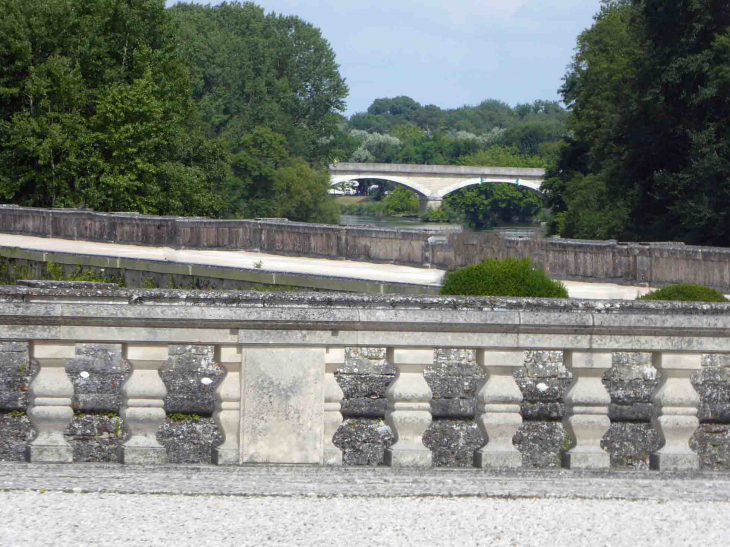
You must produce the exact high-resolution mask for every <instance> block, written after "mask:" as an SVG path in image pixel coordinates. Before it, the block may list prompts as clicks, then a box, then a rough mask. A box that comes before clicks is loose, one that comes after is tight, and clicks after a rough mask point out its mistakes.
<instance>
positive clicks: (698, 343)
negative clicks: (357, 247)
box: [0, 285, 730, 471]
mask: <svg viewBox="0 0 730 547" xmlns="http://www.w3.org/2000/svg"><path fill="white" fill-rule="evenodd" d="M61 287H63V286H61ZM729 337H730V305H727V304H678V303H662V302H618V301H611V302H601V301H576V300H539V299H536V300H530V299H495V298H483V299H480V298H443V297H390V296H388V297H384V296H383V297H380V296H370V295H332V294H291V293H282V294H266V293H264V294H261V293H218V292H186V291H165V290H152V291H141V290H121V289H120V290H109V289H103V290H95V289H93V288H88V287H86V288H79V287H74V286H73V285H70V286H69V288H54V289H39V288H24V287H0V340H3V341H13V342H21V343H23V342H25V343H29V344H30V348H31V357H32V359H33V360H34V361H35V363H36V364H37V371H36V373H35V376H34V378H33V380H32V383H31V385H30V401H29V408H28V416H29V417H30V420H31V422H32V424H33V426H34V427H35V430H36V432H37V435H36V437H35V439H33V440H32V441H31V442H30V443H29V444H28V447H27V451H26V457H27V459H28V461H32V462H70V461H72V451H71V448H70V446H69V444H68V442H67V441H66V440H65V439H64V435H63V433H64V430H65V429H66V427H67V426H68V424H69V422H70V420H71V418H72V416H73V412H72V398H73V396H74V385H73V384H72V383H71V382H70V381H69V379H68V377H67V375H66V374H65V369H64V366H65V365H66V364H67V363H68V362H69V360H70V359H71V358H73V356H74V348H75V347H76V345H77V344H118V345H121V347H122V351H123V356H124V360H125V362H126V364H127V365H128V366H129V367H130V369H131V373H130V374H129V375H128V376H127V378H126V381H125V382H124V384H123V388H122V394H123V401H122V410H121V412H120V416H121V417H122V419H123V420H124V423H125V426H126V428H127V431H128V433H129V435H128V437H127V439H126V441H125V442H124V443H123V444H122V445H121V448H120V458H119V461H121V462H123V463H125V464H149V463H157V464H160V463H166V462H167V458H166V455H165V448H164V447H163V446H162V445H161V444H160V443H159V442H158V441H157V439H156V432H157V431H158V428H159V427H160V425H161V424H162V422H163V421H164V420H165V410H164V399H165V396H166V393H167V391H166V388H165V384H164V383H163V381H162V379H161V377H160V374H159V369H160V368H161V367H162V366H163V364H164V363H165V362H166V360H167V359H168V353H169V352H168V347H169V346H171V345H179V344H186V345H191V346H198V345H201V346H202V345H205V346H213V347H215V361H216V363H218V365H220V367H222V368H223V376H222V380H221V381H220V383H219V384H218V385H217V387H216V389H215V411H214V418H215V423H216V424H217V426H218V428H219V430H220V431H221V434H222V438H223V442H222V444H220V445H218V446H216V447H214V448H213V453H212V461H213V463H215V464H218V465H236V464H251V463H279V464H317V465H341V464H342V461H343V459H342V454H341V452H340V449H339V448H338V447H337V446H336V445H335V444H334V443H333V437H334V436H335V434H336V432H337V430H338V427H339V426H340V424H341V423H342V415H341V400H342V399H343V391H342V389H341V387H340V385H339V384H338V382H337V377H336V373H337V370H338V368H339V367H341V366H342V365H343V363H344V361H345V348H346V347H386V348H387V361H388V362H389V363H390V365H392V366H393V367H394V368H395V377H394V378H393V379H392V381H391V382H390V385H389V387H388V388H387V391H386V397H387V409H386V422H387V425H388V426H389V427H390V429H391V431H392V434H393V437H394V439H395V442H394V443H393V444H392V445H391V446H390V447H389V448H388V449H387V450H386V452H385V463H386V464H387V465H390V466H392V467H403V466H417V467H429V466H431V465H432V453H431V451H430V450H429V449H428V448H427V447H426V446H425V445H424V440H423V439H424V434H425V432H426V430H427V429H428V427H429V425H430V424H431V422H432V411H431V402H432V395H433V394H432V390H431V388H430V387H429V384H428V383H427V382H426V380H425V378H424V370H425V369H426V367H428V366H431V365H432V364H433V360H434V349H437V348H465V349H470V350H474V351H475V353H476V361H477V363H478V365H479V367H481V368H482V369H483V371H484V373H485V378H486V379H485V381H484V383H483V385H482V386H481V388H480V389H479V390H478V393H477V401H476V402H477V407H476V420H477V424H478V426H479V429H480V431H481V434H482V437H483V442H482V446H481V447H480V448H478V449H477V450H476V451H475V452H474V455H473V462H474V466H475V467H478V468H505V467H507V468H509V467H520V466H521V465H522V455H521V454H520V452H519V451H518V450H517V449H516V448H515V446H514V444H513V438H514V437H515V435H516V434H517V432H518V429H519V428H520V426H521V425H522V422H523V418H522V414H521V412H520V404H521V402H522V393H521V391H520V389H519V388H518V386H517V383H516V372H517V371H518V370H519V369H520V368H521V367H522V365H523V362H524V355H525V352H526V351H534V350H561V351H562V352H563V355H564V356H563V362H564V364H565V366H566V368H567V369H568V371H569V372H570V373H572V380H571V381H570V382H571V383H570V387H569V389H568V391H567V394H566V395H565V397H564V399H565V415H564V417H563V424H564V427H565V430H566V431H567V433H568V435H569V438H568V439H567V440H568V441H569V442H568V443H567V446H566V447H565V451H564V454H563V465H564V467H566V468H570V469H607V468H609V464H610V462H609V456H608V454H607V452H605V451H604V450H603V449H602V447H601V440H602V438H603V437H604V435H605V433H606V431H607V430H608V428H609V427H610V426H611V421H610V419H609V405H610V403H611V399H610V397H609V395H608V392H607V391H606V389H605V387H604V385H603V384H602V378H603V377H604V374H606V373H607V372H610V369H611V367H612V355H613V353H614V352H647V353H650V354H651V355H652V363H653V365H654V366H655V367H656V369H657V370H658V372H659V374H660V381H659V383H658V385H657V387H656V389H655V393H654V397H653V414H652V426H653V428H654V429H655V431H656V432H657V433H658V435H659V437H660V443H659V445H660V447H659V449H658V450H657V451H656V452H655V453H653V454H652V456H651V465H652V467H653V468H654V469H657V470H671V471H678V470H696V469H699V458H698V456H697V454H696V453H695V452H693V451H692V450H691V449H690V446H689V441H690V437H691V436H692V435H693V434H694V433H695V431H696V430H697V428H698V426H699V421H698V417H697V415H698V404H699V395H698V393H697V392H696V391H695V388H694V387H693V385H692V375H693V373H696V372H698V371H699V370H700V368H701V364H702V361H701V359H702V357H701V356H702V355H707V354H709V355H710V356H712V355H720V354H726V353H730V338H729Z"/></svg>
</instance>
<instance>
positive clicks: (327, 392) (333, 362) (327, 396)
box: [322, 348, 345, 465]
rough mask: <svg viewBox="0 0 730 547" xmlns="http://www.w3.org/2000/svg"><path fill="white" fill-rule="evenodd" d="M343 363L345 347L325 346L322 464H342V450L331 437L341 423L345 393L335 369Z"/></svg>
mask: <svg viewBox="0 0 730 547" xmlns="http://www.w3.org/2000/svg"><path fill="white" fill-rule="evenodd" d="M344 363H345V348H327V353H326V354H325V373H324V442H323V443H322V446H323V447H324V465H342V451H341V450H340V449H339V448H337V447H336V446H335V445H334V443H333V442H332V437H334V435H335V433H337V429H338V428H339V427H340V424H342V413H341V412H340V409H341V408H342V404H341V401H342V399H344V397H345V394H344V393H343V392H342V388H340V385H339V384H338V383H337V379H336V378H335V370H337V367H338V366H341V365H343V364H344Z"/></svg>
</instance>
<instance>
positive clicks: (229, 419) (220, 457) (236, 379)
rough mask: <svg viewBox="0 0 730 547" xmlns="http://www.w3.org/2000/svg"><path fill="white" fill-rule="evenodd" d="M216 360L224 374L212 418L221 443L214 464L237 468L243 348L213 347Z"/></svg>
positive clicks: (214, 449) (215, 449) (216, 450)
mask: <svg viewBox="0 0 730 547" xmlns="http://www.w3.org/2000/svg"><path fill="white" fill-rule="evenodd" d="M215 358H216V362H218V363H220V365H221V366H222V367H223V368H225V369H226V374H225V376H223V380H221V383H220V384H218V387H217V388H216V390H215V412H214V413H213V418H214V419H215V423H216V424H217V425H218V429H219V430H220V432H221V434H222V435H223V443H222V444H220V445H219V446H217V447H215V448H213V463H215V464H217V465H238V464H239V463H240V452H239V444H240V440H239V433H240V428H241V363H242V360H243V348H242V347H241V346H239V345H235V346H216V355H215ZM205 379H207V378H205Z"/></svg>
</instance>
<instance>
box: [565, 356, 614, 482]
mask: <svg viewBox="0 0 730 547" xmlns="http://www.w3.org/2000/svg"><path fill="white" fill-rule="evenodd" d="M612 362H613V353H611V352H584V351H566V352H565V353H564V355H563V364H564V365H565V367H566V368H567V369H568V370H569V371H570V372H572V373H573V383H572V384H571V386H570V389H569V390H568V392H567V393H566V395H565V397H564V398H563V400H564V402H565V417H564V418H563V427H565V430H566V432H567V433H568V435H570V437H571V449H570V451H569V452H567V453H566V454H564V456H563V466H564V467H567V468H568V469H608V468H609V467H610V466H611V458H610V456H609V454H608V453H607V452H605V451H604V450H603V449H602V448H601V439H602V438H603V435H604V434H605V433H606V431H607V430H608V428H609V427H610V426H611V420H609V418H608V405H609V404H610V403H611V396H610V395H609V394H608V391H606V388H605V387H603V382H602V379H603V373H604V371H606V370H608V369H610V368H611V365H612Z"/></svg>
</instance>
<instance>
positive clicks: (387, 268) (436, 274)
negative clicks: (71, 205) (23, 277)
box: [0, 234, 649, 300]
mask: <svg viewBox="0 0 730 547" xmlns="http://www.w3.org/2000/svg"><path fill="white" fill-rule="evenodd" d="M0 245H2V246H6V247H18V248H22V249H32V250H36V251H58V252H66V253H83V254H88V255H95V256H111V257H123V258H140V259H150V260H166V261H169V262H176V263H181V264H205V265H213V266H230V267H234V268H235V267H238V268H248V269H250V268H254V267H255V265H256V264H257V263H259V262H261V263H262V269H263V270H267V271H273V272H287V273H301V274H311V275H318V276H328V275H329V276H333V277H344V278H350V279H368V280H373V281H385V282H401V283H403V282H405V283H415V284H423V285H431V286H439V285H441V283H442V282H443V278H444V275H445V272H444V271H442V270H435V269H434V270H430V269H425V268H411V267H408V266H395V265H393V264H372V263H368V262H356V261H350V260H326V259H321V258H307V257H291V256H279V255H271V254H266V253H255V252H249V251H196V250H175V249H171V248H169V247H142V246H138V245H115V244H112V243H98V242H88V241H72V240H68V239H48V238H42V237H31V236H19V235H11V234H0ZM565 285H566V287H567V288H568V292H569V293H570V296H571V297H573V298H589V299H612V298H614V299H622V300H633V299H634V298H636V295H637V293H641V294H645V293H646V292H648V290H649V289H648V288H647V287H632V286H623V285H615V284H611V283H583V282H578V281H566V282H565Z"/></svg>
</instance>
